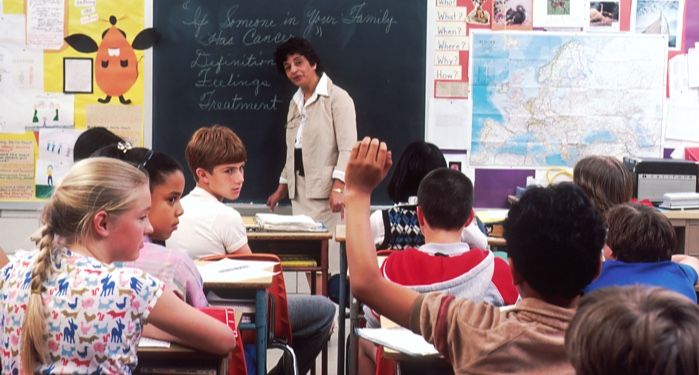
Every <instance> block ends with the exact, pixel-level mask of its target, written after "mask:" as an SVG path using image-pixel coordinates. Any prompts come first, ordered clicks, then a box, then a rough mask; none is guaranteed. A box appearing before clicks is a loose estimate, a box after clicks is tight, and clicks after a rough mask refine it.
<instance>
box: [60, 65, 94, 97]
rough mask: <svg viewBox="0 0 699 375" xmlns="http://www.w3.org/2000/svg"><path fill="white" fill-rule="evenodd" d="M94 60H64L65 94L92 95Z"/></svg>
mask: <svg viewBox="0 0 699 375" xmlns="http://www.w3.org/2000/svg"><path fill="white" fill-rule="evenodd" d="M92 70H93V60H92V59H91V58H86V57H64V58H63V92H64V93H66V94H92V91H93V80H92V77H93V74H92Z"/></svg>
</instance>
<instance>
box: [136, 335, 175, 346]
mask: <svg viewBox="0 0 699 375" xmlns="http://www.w3.org/2000/svg"><path fill="white" fill-rule="evenodd" d="M138 347H139V348H169V347H170V343H169V342H168V341H163V340H158V339H152V338H150V337H141V338H140V339H139V340H138Z"/></svg>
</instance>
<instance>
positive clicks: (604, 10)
mask: <svg viewBox="0 0 699 375" xmlns="http://www.w3.org/2000/svg"><path fill="white" fill-rule="evenodd" d="M590 30H599V31H619V2H618V1H590Z"/></svg>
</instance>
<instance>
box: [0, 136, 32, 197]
mask: <svg viewBox="0 0 699 375" xmlns="http://www.w3.org/2000/svg"><path fill="white" fill-rule="evenodd" d="M34 144H35V141H34V134H33V133H24V134H0V199H2V200H29V199H32V198H33V197H34Z"/></svg>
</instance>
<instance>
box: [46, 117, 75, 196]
mask: <svg viewBox="0 0 699 375" xmlns="http://www.w3.org/2000/svg"><path fill="white" fill-rule="evenodd" d="M79 134H80V133H79V132H77V131H75V130H74V129H70V130H61V129H45V130H40V131H39V159H38V160H37V161H36V197H37V198H48V197H49V196H50V195H51V193H52V192H53V187H54V186H56V185H57V184H58V182H59V181H60V180H61V179H62V178H63V176H65V175H66V173H68V170H70V167H71V166H73V145H75V140H76V139H77V138H78V135H79Z"/></svg>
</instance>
